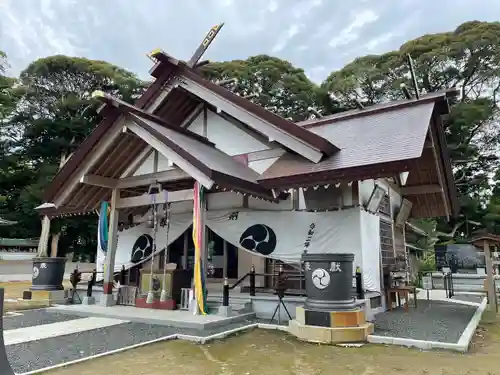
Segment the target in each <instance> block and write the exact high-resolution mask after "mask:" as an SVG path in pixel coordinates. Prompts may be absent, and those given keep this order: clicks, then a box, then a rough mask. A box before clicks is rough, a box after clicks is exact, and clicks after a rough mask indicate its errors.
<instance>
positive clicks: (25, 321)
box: [3, 309, 81, 331]
mask: <svg viewBox="0 0 500 375" xmlns="http://www.w3.org/2000/svg"><path fill="white" fill-rule="evenodd" d="M19 314H22V315H5V316H4V319H3V329H4V330H5V331H6V330H9V329H17V328H23V327H33V326H38V325H41V324H50V323H58V322H67V321H68V320H74V319H81V317H80V316H74V315H68V314H61V313H58V312H55V311H48V310H45V309H39V310H26V311H22V312H19Z"/></svg>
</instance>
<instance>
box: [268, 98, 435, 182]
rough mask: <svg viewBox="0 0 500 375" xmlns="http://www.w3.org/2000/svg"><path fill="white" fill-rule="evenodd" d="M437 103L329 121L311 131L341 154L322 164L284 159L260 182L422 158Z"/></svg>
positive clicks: (329, 158)
mask: <svg viewBox="0 0 500 375" xmlns="http://www.w3.org/2000/svg"><path fill="white" fill-rule="evenodd" d="M433 109H434V102H430V103H429V102H424V103H419V102H417V103H415V104H414V105H413V106H411V107H408V106H405V107H403V108H398V107H393V108H392V110H391V111H384V112H380V113H374V114H372V115H371V116H361V117H346V118H345V119H343V120H342V121H335V123H333V124H332V123H329V122H327V121H326V120H325V121H322V123H321V124H320V125H318V126H314V127H311V128H310V131H311V132H314V133H315V134H318V135H320V136H322V137H324V138H326V139H335V141H336V143H337V145H339V147H340V148H341V150H340V151H339V152H338V153H336V154H335V155H332V156H330V157H328V158H325V159H324V160H323V161H321V162H319V163H312V162H309V161H308V160H306V159H304V158H301V157H300V156H292V155H290V154H285V155H283V156H282V157H281V158H280V159H279V160H278V161H277V162H276V163H274V164H273V165H272V166H271V167H270V168H269V169H267V170H266V171H265V172H264V173H263V174H262V176H260V178H259V180H260V181H261V182H265V181H266V180H277V179H280V178H284V177H286V178H289V177H292V176H297V175H312V174H315V173H320V172H324V171H335V170H345V169H349V168H359V167H363V166H368V165H375V164H383V163H391V162H396V161H402V160H409V159H416V158H418V157H420V156H421V155H422V150H423V148H424V142H425V138H426V134H427V130H428V128H429V122H430V119H431V116H432V112H433ZM273 187H274V186H273Z"/></svg>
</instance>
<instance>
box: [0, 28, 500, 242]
mask: <svg viewBox="0 0 500 375" xmlns="http://www.w3.org/2000/svg"><path fill="white" fill-rule="evenodd" d="M408 56H411V58H412V59H413V62H414V67H415V73H416V81H417V85H418V88H419V91H420V92H422V93H425V92H435V91H440V90H445V89H450V88H452V87H457V88H458V89H459V92H460V95H459V96H458V97H456V98H455V99H454V100H453V101H452V102H451V114H450V115H449V116H448V117H447V118H446V119H445V127H446V129H445V130H446V136H447V141H448V144H449V146H450V150H451V157H452V161H453V165H454V173H455V179H456V182H457V188H458V191H459V198H460V203H461V215H462V217H461V219H460V220H461V221H460V222H458V223H451V224H447V223H445V222H443V221H439V222H438V223H437V224H438V225H437V226H436V225H435V224H436V222H435V221H432V220H431V221H428V220H427V221H426V222H425V223H424V224H425V225H426V226H428V227H429V228H433V229H432V231H433V232H435V233H438V234H437V235H439V233H441V234H442V235H444V236H445V237H446V236H450V235H451V237H458V238H460V237H468V236H470V235H471V233H472V231H473V230H474V229H477V228H478V227H479V226H481V227H483V228H486V229H488V230H490V231H492V232H494V233H498V234H500V168H499V166H500V162H499V159H498V156H497V155H498V151H499V150H498V148H499V142H500V127H499V126H498V125H499V123H498V122H499V105H500V104H499V101H500V23H498V22H479V21H471V22H466V23H464V24H462V25H460V26H458V27H457V28H456V29H455V30H452V31H449V32H444V33H437V34H429V35H423V36H421V37H418V38H416V39H413V40H410V41H408V42H406V43H405V44H403V45H402V46H401V47H400V48H399V49H398V50H395V51H389V52H387V53H384V54H381V55H367V56H363V57H359V58H357V59H355V60H354V61H352V62H351V63H349V64H347V65H346V66H344V67H343V68H342V69H340V70H337V71H334V72H332V73H331V74H330V75H329V76H328V77H327V78H326V79H325V81H324V82H322V83H321V84H319V85H318V84H316V83H314V82H312V81H311V80H310V79H309V78H308V77H307V75H306V74H305V72H304V70H302V69H300V68H297V67H295V66H293V65H292V64H291V63H289V62H287V61H284V60H281V59H279V58H277V57H272V56H268V55H258V56H253V57H249V58H248V59H246V60H233V61H225V62H214V63H210V64H208V65H206V66H204V67H203V68H202V73H203V74H204V75H205V76H206V77H208V78H209V79H211V80H213V81H219V82H220V81H224V80H228V79H232V78H235V79H236V82H235V83H234V82H233V87H232V89H233V91H235V92H236V93H237V94H239V95H241V96H244V97H247V98H249V99H250V100H252V101H253V102H255V103H258V104H260V105H262V106H264V107H266V108H268V109H269V110H271V111H273V112H275V113H277V114H279V115H281V116H283V117H285V118H289V119H291V120H293V121H299V120H303V119H306V118H308V117H310V116H311V115H312V114H313V113H314V112H315V111H319V112H320V113H321V114H323V115H327V114H330V113H334V112H337V111H342V110H344V109H346V108H351V107H353V106H354V105H355V103H356V102H358V101H359V102H361V103H362V104H363V105H365V106H369V105H374V104H377V103H380V102H384V101H387V100H393V99H402V98H404V94H403V91H402V89H401V84H404V85H405V86H406V87H407V88H408V89H409V90H410V91H411V92H412V90H413V83H412V80H411V75H410V68H409V64H408ZM5 67H7V60H6V56H5V54H4V53H2V52H0V124H1V128H0V135H1V137H0V146H1V147H0V152H1V153H2V154H1V159H0V216H3V217H5V218H7V219H12V220H16V221H19V222H20V224H19V225H18V226H15V227H8V228H6V227H4V228H0V236H5V237H25V238H26V237H37V236H38V235H39V231H40V226H39V218H38V217H37V214H36V212H35V211H34V210H33V208H34V207H35V206H37V205H38V204H40V203H41V193H42V191H43V189H44V188H45V186H46V185H47V184H48V182H49V181H50V179H51V178H52V177H53V175H54V174H55V173H56V171H57V170H58V168H59V167H60V165H61V164H62V163H63V162H64V161H65V159H66V158H67V157H68V156H69V155H70V154H71V152H73V151H74V149H75V148H76V147H77V146H78V145H79V144H80V143H81V142H82V140H83V139H84V138H85V137H86V136H87V135H88V134H89V132H90V131H91V130H92V129H93V128H94V127H95V126H96V124H97V122H98V120H99V116H98V115H97V112H96V110H97V107H98V103H96V102H94V101H93V100H92V98H91V93H92V92H93V91H94V90H102V91H105V92H109V93H111V94H113V95H116V96H119V97H121V98H123V99H124V100H126V101H132V100H133V99H134V98H136V97H137V96H138V95H140V93H141V92H142V90H143V89H144V87H145V83H144V82H141V81H140V80H139V79H138V78H137V77H136V76H135V75H134V74H132V73H130V72H128V71H126V70H124V69H122V68H119V67H117V66H114V65H112V64H109V63H106V62H104V61H95V60H88V59H85V58H75V57H68V56H51V57H47V58H42V59H39V60H36V61H34V62H33V63H31V64H30V65H29V66H28V67H27V68H26V69H25V70H24V71H23V72H22V73H21V74H20V76H19V77H18V78H10V77H6V76H5V74H4V73H5ZM413 94H414V92H413ZM77 220H78V221H75V220H67V219H66V220H63V221H60V222H59V223H58V224H56V225H55V226H54V227H55V228H56V229H55V230H54V231H55V232H62V233H63V234H64V235H63V236H62V237H61V241H63V243H64V246H65V247H73V248H74V247H78V246H80V247H84V248H89V249H92V251H93V250H94V249H95V237H96V231H95V222H96V220H95V218H90V219H82V218H78V219H77ZM82 220H83V221H82ZM478 223H479V224H480V225H477V224H478ZM464 224H465V225H464ZM450 233H451V234H450ZM82 244H83V245H82Z"/></svg>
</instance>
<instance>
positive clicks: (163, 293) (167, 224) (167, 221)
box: [160, 193, 170, 302]
mask: <svg viewBox="0 0 500 375" xmlns="http://www.w3.org/2000/svg"><path fill="white" fill-rule="evenodd" d="M167 194H168V193H165V195H167ZM166 198H167V199H165V201H166V202H165V227H166V231H167V241H166V245H165V256H164V258H165V262H164V264H163V285H162V288H161V295H160V301H161V302H165V301H166V300H167V289H165V285H166V284H167V264H168V232H169V231H170V203H168V195H167V197H166Z"/></svg>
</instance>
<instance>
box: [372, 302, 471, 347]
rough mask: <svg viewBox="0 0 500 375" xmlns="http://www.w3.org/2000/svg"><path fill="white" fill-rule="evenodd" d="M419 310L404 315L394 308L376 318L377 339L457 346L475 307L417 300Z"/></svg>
mask: <svg viewBox="0 0 500 375" xmlns="http://www.w3.org/2000/svg"><path fill="white" fill-rule="evenodd" d="M417 306H418V307H417V308H416V309H415V308H413V307H410V309H409V311H408V312H407V313H405V311H404V309H403V308H396V309H393V310H392V311H386V312H383V313H380V314H378V315H377V318H376V320H375V332H374V335H376V336H390V337H399V338H408V339H414V340H426V341H437V342H446V343H457V342H458V340H459V339H460V336H461V335H462V333H463V332H464V331H465V328H466V327H467V325H468V324H469V322H470V320H471V318H472V316H473V315H474V313H475V312H476V310H477V306H469V305H462V304H460V303H456V302H445V301H436V300H430V301H427V300H421V299H419V300H418V305H417Z"/></svg>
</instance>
